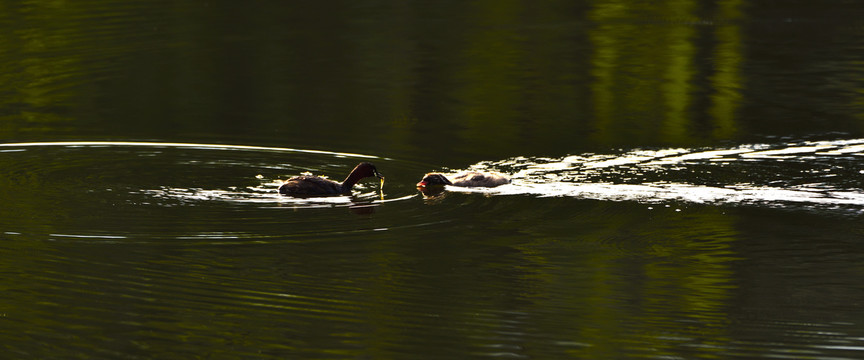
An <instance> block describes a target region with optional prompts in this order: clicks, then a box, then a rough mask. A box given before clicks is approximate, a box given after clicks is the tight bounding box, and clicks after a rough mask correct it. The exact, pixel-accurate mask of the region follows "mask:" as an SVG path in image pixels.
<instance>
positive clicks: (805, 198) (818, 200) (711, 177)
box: [448, 139, 864, 211]
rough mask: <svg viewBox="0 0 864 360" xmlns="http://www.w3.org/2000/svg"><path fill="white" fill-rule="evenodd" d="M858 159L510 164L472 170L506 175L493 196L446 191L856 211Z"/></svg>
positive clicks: (705, 157)
mask: <svg viewBox="0 0 864 360" xmlns="http://www.w3.org/2000/svg"><path fill="white" fill-rule="evenodd" d="M861 156H864V139H851V140H834V141H802V142H790V143H780V144H751V145H741V146H738V147H735V148H728V149H683V148H679V149H660V150H633V151H628V152H624V153H621V154H610V155H606V154H586V155H573V156H566V157H562V158H529V157H516V158H511V159H506V160H503V161H497V162H480V163H478V164H476V165H474V166H472V167H471V169H473V170H481V171H482V170H490V169H491V170H497V171H504V172H509V173H511V174H512V176H513V183H512V184H509V185H505V186H500V187H497V188H493V189H469V188H457V187H449V188H448V189H449V190H451V191H462V192H481V193H485V194H489V195H517V194H531V195H537V196H541V197H547V196H567V197H576V198H584V199H595V200H611V201H638V202H644V203H663V202H670V201H682V202H687V203H697V204H733V205H739V204H761V205H765V206H772V207H782V206H787V205H791V204H797V205H803V206H812V207H829V208H830V207H843V208H847V209H854V210H856V211H861V210H864V190H862V187H861V183H860V180H859V179H860V176H861V174H862V173H864V165H862V164H861V163H860V160H862V159H861V158H860V157H861Z"/></svg>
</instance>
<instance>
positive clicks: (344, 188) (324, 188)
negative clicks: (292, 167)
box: [279, 162, 384, 197]
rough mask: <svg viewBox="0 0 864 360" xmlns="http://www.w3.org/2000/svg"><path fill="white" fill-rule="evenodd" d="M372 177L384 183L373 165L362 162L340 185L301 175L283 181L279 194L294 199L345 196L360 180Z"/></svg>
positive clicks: (316, 177)
mask: <svg viewBox="0 0 864 360" xmlns="http://www.w3.org/2000/svg"><path fill="white" fill-rule="evenodd" d="M372 176H375V177H377V178H379V179H381V181H384V175H381V173H379V172H378V169H376V168H375V165H372V163H368V162H362V163H360V164H357V166H356V167H354V170H351V173H350V174H348V177H346V178H345V180H344V181H342V182H341V183H340V182H336V181H333V180H330V179H325V178H323V177H320V176H313V175H301V176H295V177H292V178H290V179H288V180H285V182H284V183H283V184H282V185H281V186H279V193H280V194H282V195H289V196H294V197H310V196H333V195H346V194H350V193H351V188H353V187H354V185H355V184H357V182H359V181H360V179H363V178H367V177H372Z"/></svg>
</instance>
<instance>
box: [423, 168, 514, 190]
mask: <svg viewBox="0 0 864 360" xmlns="http://www.w3.org/2000/svg"><path fill="white" fill-rule="evenodd" d="M509 183H510V179H509V178H507V177H506V176H504V175H501V174H498V173H488V172H479V171H464V172H461V173H458V174H455V175H453V176H451V177H450V178H447V177H446V176H444V174H440V173H428V174H426V175H423V179H422V180H420V182H418V183H417V187H418V188H431V187H436V186H438V187H443V186H444V185H452V186H460V187H496V186H499V185H504V184H509Z"/></svg>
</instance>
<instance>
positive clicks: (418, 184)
mask: <svg viewBox="0 0 864 360" xmlns="http://www.w3.org/2000/svg"><path fill="white" fill-rule="evenodd" d="M426 185H427V183H426V182H425V181H421V182H418V183H417V187H426Z"/></svg>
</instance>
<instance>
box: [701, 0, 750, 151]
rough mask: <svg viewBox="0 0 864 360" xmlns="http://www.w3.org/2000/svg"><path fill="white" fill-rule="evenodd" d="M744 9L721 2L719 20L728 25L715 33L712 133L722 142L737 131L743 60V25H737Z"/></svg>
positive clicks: (737, 4)
mask: <svg viewBox="0 0 864 360" xmlns="http://www.w3.org/2000/svg"><path fill="white" fill-rule="evenodd" d="M741 7H742V4H741V1H725V2H722V3H721V4H720V16H721V17H720V18H721V19H723V20H724V21H729V23H723V24H720V25H718V26H717V30H716V32H715V36H716V38H717V47H716V49H715V55H714V58H715V59H716V60H715V61H716V64H717V65H716V66H717V68H716V72H715V73H714V76H712V78H711V80H712V85H713V88H714V89H715V93H714V94H713V95H712V96H711V98H712V101H713V103H712V106H711V108H710V110H709V113H710V114H711V116H712V118H713V120H714V131H713V134H714V136H715V137H717V138H720V139H725V138H729V137H731V136H732V135H734V134H735V132H736V131H737V130H738V125H737V124H736V120H735V119H736V116H737V113H736V112H737V109H738V106H739V103H740V101H741V94H740V91H741V89H742V84H741V82H742V79H741V74H740V71H741V69H740V68H741V66H742V62H743V61H744V60H743V56H742V54H741V52H742V51H743V49H742V45H741V40H742V39H741V34H740V29H739V27H740V25H738V22H737V20H740V19H741V18H742V14H741V10H740V8H741Z"/></svg>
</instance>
